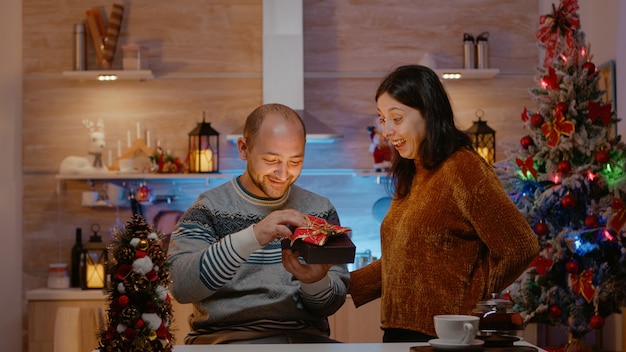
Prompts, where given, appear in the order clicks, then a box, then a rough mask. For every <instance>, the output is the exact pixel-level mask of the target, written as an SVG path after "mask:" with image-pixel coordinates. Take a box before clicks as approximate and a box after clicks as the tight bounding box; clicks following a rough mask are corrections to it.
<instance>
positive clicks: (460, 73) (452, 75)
mask: <svg viewBox="0 0 626 352" xmlns="http://www.w3.org/2000/svg"><path fill="white" fill-rule="evenodd" d="M434 71H435V73H437V75H438V76H439V78H441V79H444V80H457V79H492V78H494V77H495V76H496V75H498V73H500V70H499V69H497V68H488V69H474V70H472V69H455V68H442V69H436V70H434Z"/></svg>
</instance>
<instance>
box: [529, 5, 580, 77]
mask: <svg viewBox="0 0 626 352" xmlns="http://www.w3.org/2000/svg"><path fill="white" fill-rule="evenodd" d="M578 8H579V7H578V2H577V1H576V0H563V1H561V3H560V4H559V7H558V8H556V7H555V6H554V4H553V5H552V14H550V15H544V16H540V17H539V29H538V30H537V32H536V33H535V35H536V36H537V39H539V41H540V42H541V43H543V44H544V45H545V46H546V54H545V57H544V60H543V66H544V67H549V66H552V61H553V60H554V58H555V57H556V55H557V52H556V50H557V47H558V44H559V39H560V38H561V37H563V39H564V41H565V48H563V53H564V54H566V55H568V56H569V55H570V54H571V53H572V52H573V51H574V49H575V46H576V42H575V40H574V32H576V30H577V29H578V28H579V27H580V19H579V18H578V14H577V13H576V11H578Z"/></svg>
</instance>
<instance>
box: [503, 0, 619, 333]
mask: <svg viewBox="0 0 626 352" xmlns="http://www.w3.org/2000/svg"><path fill="white" fill-rule="evenodd" d="M577 11H578V3H577V2H576V0H562V1H561V2H560V4H559V5H558V7H557V6H554V5H553V12H552V13H551V14H548V15H546V16H541V19H540V28H539V30H538V31H537V38H538V39H539V42H540V46H541V47H544V48H545V60H544V63H543V67H541V68H540V69H538V72H539V74H538V75H537V77H536V81H537V84H538V87H536V88H532V89H530V93H531V95H532V97H533V99H534V101H535V102H536V103H537V107H536V108H535V107H532V108H528V109H527V108H524V111H523V112H522V114H521V115H522V116H521V117H522V124H523V127H524V129H525V131H527V133H528V134H527V135H526V136H524V137H523V138H522V139H521V143H520V147H519V149H517V150H514V151H513V152H512V154H511V155H510V156H509V158H508V159H507V161H505V162H503V163H501V164H500V165H499V166H498V167H497V169H496V171H497V172H498V173H499V176H500V178H501V180H502V182H503V185H504V187H505V189H506V190H507V191H508V192H509V195H510V196H511V198H512V200H513V201H514V202H515V203H516V205H517V206H518V208H519V209H520V211H521V212H522V213H523V214H524V216H525V217H526V218H527V220H528V222H529V224H530V225H531V226H532V227H533V228H534V231H535V233H536V234H537V237H538V241H539V242H540V244H541V251H540V253H539V256H538V257H537V258H536V260H535V261H534V262H533V263H532V264H531V265H530V267H529V269H528V270H527V272H526V273H525V274H524V275H523V276H522V277H521V278H520V280H519V281H518V282H517V283H516V284H515V285H514V286H513V292H512V293H511V299H512V300H513V301H514V303H515V307H516V309H517V310H518V311H521V312H523V315H524V316H525V319H526V322H540V323H546V324H549V325H555V326H564V327H567V329H568V332H569V333H570V334H571V335H572V336H573V337H575V338H580V337H582V336H584V335H585V334H586V333H588V332H589V331H591V330H592V329H594V328H601V327H602V326H603V325H604V318H605V317H607V316H608V315H610V314H612V313H616V312H620V308H621V307H623V306H624V305H625V304H626V263H625V260H626V257H625V255H626V251H625V249H624V245H625V243H626V237H625V235H624V224H625V223H626V206H625V203H624V200H625V199H626V165H625V164H626V162H625V160H626V154H625V150H626V148H625V146H624V144H623V143H622V142H621V141H620V137H619V136H617V135H616V133H615V123H617V121H618V120H617V118H616V116H615V113H614V112H613V111H612V106H611V103H610V102H606V101H602V93H603V92H602V91H601V90H600V89H599V86H598V80H599V77H598V73H597V69H596V66H595V64H593V63H592V61H591V59H592V55H591V53H590V52H589V46H587V45H585V42H584V33H583V32H582V31H581V30H580V21H579V16H578V14H577Z"/></svg>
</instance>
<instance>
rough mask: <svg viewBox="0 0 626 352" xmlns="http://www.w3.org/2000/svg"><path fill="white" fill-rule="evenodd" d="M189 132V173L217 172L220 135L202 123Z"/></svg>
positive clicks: (218, 169) (218, 168) (207, 124)
mask: <svg viewBox="0 0 626 352" xmlns="http://www.w3.org/2000/svg"><path fill="white" fill-rule="evenodd" d="M204 117H205V116H204V112H203V113H202V122H201V123H198V125H197V126H196V128H194V129H193V130H192V131H191V132H189V154H188V158H189V172H202V173H206V172H219V171H220V167H219V154H220V134H219V133H218V132H217V131H216V130H214V129H213V128H212V127H211V124H210V123H206V122H205V121H204Z"/></svg>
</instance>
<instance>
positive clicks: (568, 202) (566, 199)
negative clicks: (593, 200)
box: [561, 193, 576, 209]
mask: <svg viewBox="0 0 626 352" xmlns="http://www.w3.org/2000/svg"><path fill="white" fill-rule="evenodd" d="M561 205H562V206H563V208H565V209H572V208H574V207H575V206H576V197H574V196H573V195H571V194H569V193H568V194H566V195H565V196H563V198H562V199H561Z"/></svg>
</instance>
